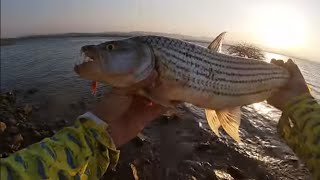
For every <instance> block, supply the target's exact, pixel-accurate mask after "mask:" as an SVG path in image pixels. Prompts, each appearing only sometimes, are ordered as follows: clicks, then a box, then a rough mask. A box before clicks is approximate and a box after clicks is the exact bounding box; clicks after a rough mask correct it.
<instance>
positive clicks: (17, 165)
mask: <svg viewBox="0 0 320 180" xmlns="http://www.w3.org/2000/svg"><path fill="white" fill-rule="evenodd" d="M106 128H107V125H106V124H103V123H101V124H97V123H96V122H94V121H92V120H89V119H88V118H86V119H85V118H81V119H78V120H77V122H76V123H75V125H74V126H71V127H67V128H64V129H62V130H61V131H59V132H57V133H56V134H55V135H54V136H53V137H51V138H45V139H44V140H42V141H41V142H39V143H36V144H33V145H31V146H29V147H28V148H26V149H23V150H20V151H18V152H16V153H14V154H12V155H11V156H9V157H8V158H5V159H1V162H0V163H1V164H0V168H1V169H0V171H1V174H0V175H1V178H0V179H2V178H3V179H7V178H8V177H12V178H13V179H41V178H46V177H50V178H52V179H59V178H61V177H63V176H65V177H67V179H69V178H70V177H80V178H81V179H82V177H83V178H85V177H87V178H88V179H97V178H100V177H101V176H102V175H103V174H104V172H105V171H106V170H107V168H112V167H114V166H115V165H116V163H117V160H118V157H119V151H117V150H116V147H115V146H114V144H113V142H112V140H111V138H110V137H109V135H108V133H107V131H106ZM8 179H9V178H8Z"/></svg>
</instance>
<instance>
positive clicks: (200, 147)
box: [196, 142, 211, 151]
mask: <svg viewBox="0 0 320 180" xmlns="http://www.w3.org/2000/svg"><path fill="white" fill-rule="evenodd" d="M196 149H197V150H198V151H206V150H209V149H211V146H210V143H209V142H205V143H203V142H202V143H200V144H198V145H197V146H196Z"/></svg>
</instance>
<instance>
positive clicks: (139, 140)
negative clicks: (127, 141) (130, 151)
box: [134, 133, 148, 146]
mask: <svg viewBox="0 0 320 180" xmlns="http://www.w3.org/2000/svg"><path fill="white" fill-rule="evenodd" d="M147 139H148V137H147V136H145V135H143V134H142V133H139V134H138V135H137V136H136V137H135V138H134V142H135V143H136V144H137V145H139V146H142V145H143V143H144V142H146V141H147Z"/></svg>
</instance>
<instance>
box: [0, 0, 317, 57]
mask: <svg viewBox="0 0 320 180" xmlns="http://www.w3.org/2000/svg"><path fill="white" fill-rule="evenodd" d="M108 31H121V32H128V31H152V32H164V33H178V34H184V35H191V36H205V37H212V38H214V37H215V36H216V35H218V34H219V33H220V32H222V31H227V32H228V34H227V36H226V42H229V43H235V42H248V43H253V44H256V45H258V46H260V47H262V48H264V49H268V50H272V51H275V52H280V53H284V54H287V55H291V56H296V57H302V58H305V59H309V60H314V61H319V62H320V50H319V49H318V48H319V47H320V1H319V0H266V1H264V0H158V1H154V0H114V1H110V0H1V37H2V38H3V37H18V36H24V35H37V34H56V33H68V32H89V33H90V32H108Z"/></svg>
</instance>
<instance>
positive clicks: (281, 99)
mask: <svg viewBox="0 0 320 180" xmlns="http://www.w3.org/2000/svg"><path fill="white" fill-rule="evenodd" d="M271 63H273V64H276V65H278V66H281V67H284V68H286V69H287V70H288V71H289V73H290V79H289V81H288V83H287V85H286V86H285V87H283V88H281V89H280V90H279V91H278V92H276V93H275V94H274V95H273V96H272V97H270V98H269V99H268V100H267V102H268V103H269V104H271V105H272V106H274V107H276V108H278V109H280V110H282V111H283V110H284V106H285V105H286V104H287V103H288V102H289V101H290V100H292V99H293V98H295V97H297V96H300V95H303V94H306V93H310V92H309V89H308V87H307V84H306V81H305V80H304V78H303V76H302V74H301V71H300V70H299V68H298V66H297V65H296V64H295V63H294V62H293V61H292V60H291V59H289V60H288V61H287V62H286V63H284V62H283V61H282V60H275V59H272V60H271Z"/></svg>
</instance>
